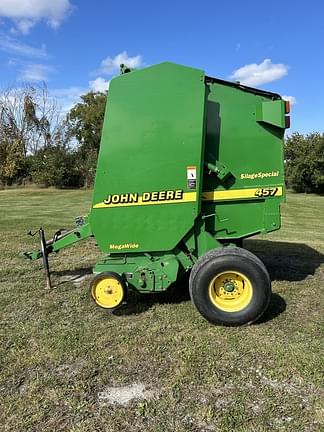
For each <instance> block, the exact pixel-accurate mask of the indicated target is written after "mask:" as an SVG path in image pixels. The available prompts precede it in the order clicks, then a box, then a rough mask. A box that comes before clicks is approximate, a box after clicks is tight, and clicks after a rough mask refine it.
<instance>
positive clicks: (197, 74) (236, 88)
mask: <svg viewBox="0 0 324 432" xmlns="http://www.w3.org/2000/svg"><path fill="white" fill-rule="evenodd" d="M288 113H289V106H288V104H287V103H286V102H285V101H283V100H282V99H281V97H280V96H279V95H277V94H274V93H270V92H267V91H263V90H257V89H254V88H250V87H246V86H243V85H241V84H239V83H232V82H228V81H223V80H220V79H217V78H212V77H208V76H206V75H205V74H204V72H203V71H202V70H198V69H192V68H189V67H184V66H180V65H177V64H173V63H168V62H166V63H161V64H158V65H155V66H151V67H147V68H145V69H141V70H130V69H128V68H126V67H122V74H121V75H120V76H118V77H116V78H114V79H113V80H112V81H111V84H110V87H109V95H108V102H107V107H106V113H105V120H104V125H103V131H102V139H101V145H100V151H99V157H98V164H97V170H96V178H95V186H94V191H93V199H92V206H91V210H90V213H89V215H88V216H86V217H83V218H77V225H76V227H75V228H74V229H72V230H70V231H68V232H57V233H56V234H55V235H54V237H53V238H52V239H51V240H49V241H46V240H45V238H44V232H43V230H42V229H40V239H41V248H40V250H39V251H34V252H26V253H25V255H26V256H27V257H28V258H31V259H38V258H43V261H44V265H45V269H47V270H48V260H47V256H48V254H49V253H51V252H57V251H59V250H60V249H62V248H63V247H66V246H69V245H71V244H73V243H76V242H78V241H80V240H82V239H85V238H88V237H90V236H94V237H95V239H96V242H97V244H98V247H99V249H100V251H101V252H102V255H101V256H100V258H99V260H98V261H97V263H96V265H95V267H94V269H93V272H94V274H95V276H94V278H93V280H92V282H91V294H92V297H93V299H94V300H95V302H96V303H97V304H98V305H99V306H101V307H103V308H107V309H114V308H116V307H118V306H119V305H121V304H122V302H123V301H125V299H126V295H127V291H128V290H136V291H139V292H142V293H145V292H160V291H164V290H166V289H167V288H168V287H169V286H170V285H171V284H172V283H174V282H175V281H176V280H177V279H179V277H180V276H182V275H183V274H184V273H186V272H191V273H190V280H189V290H190V295H191V298H192V301H193V303H194V304H195V306H196V307H197V309H198V310H199V312H200V313H201V314H202V315H203V316H204V317H205V318H206V319H208V320H209V321H211V322H213V323H221V324H226V325H238V324H245V323H249V322H253V321H255V320H257V319H258V318H259V317H260V316H261V315H262V313H263V312H264V311H265V309H266V308H267V306H268V304H269V300H270V296H271V284H270V278H269V275H268V272H267V270H266V268H265V266H264V264H263V263H262V262H261V261H260V259H258V258H257V257H256V256H255V255H253V254H252V253H250V252H248V251H246V250H244V249H243V248H241V247H239V246H240V245H241V244H242V240H243V239H245V238H247V237H251V236H253V235H256V234H260V233H267V232H270V231H273V230H277V229H279V228H280V203H281V202H282V201H283V199H284V168H283V136H284V131H285V128H286V127H288V123H289V117H288V116H287V114H288ZM48 276H49V275H48Z"/></svg>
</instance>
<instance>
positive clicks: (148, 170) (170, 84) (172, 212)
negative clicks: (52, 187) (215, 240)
mask: <svg viewBox="0 0 324 432" xmlns="http://www.w3.org/2000/svg"><path fill="white" fill-rule="evenodd" d="M205 91H206V88H205V84H204V73H203V72H202V71H200V70H196V69H192V68H187V67H183V66H179V65H175V64H172V63H162V64H160V65H156V66H152V67H148V68H145V69H142V70H138V71H133V72H130V73H127V74H124V75H121V76H120V77H117V78H115V79H113V80H112V82H111V84H110V88H109V94H108V103H107V108H106V114H105V121H104V126H103V135H102V141H101V146H100V152H99V159H98V166H97V173H96V180H95V189H94V194H93V204H92V211H91V214H90V222H91V227H92V231H93V233H94V235H95V237H96V240H97V242H98V245H99V247H100V248H101V250H102V251H104V252H110V253H113V252H119V253H120V252H124V251H125V252H144V251H150V252H151V251H166V250H171V249H173V248H174V247H175V246H176V244H177V243H178V242H179V241H180V240H181V239H182V237H183V236H184V235H185V234H186V232H187V231H188V230H189V229H190V228H192V226H193V225H194V220H195V218H196V217H197V215H198V214H199V211H200V192H201V181H200V180H201V177H202V171H201V166H202V165H203V162H202V160H203V153H204V148H203V143H204V139H203V134H204V116H205V100H206V96H205Z"/></svg>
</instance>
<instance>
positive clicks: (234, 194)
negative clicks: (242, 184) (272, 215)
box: [202, 186, 283, 201]
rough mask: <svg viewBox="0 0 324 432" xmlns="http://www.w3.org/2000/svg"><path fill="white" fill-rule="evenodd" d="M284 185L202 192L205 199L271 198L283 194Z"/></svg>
mask: <svg viewBox="0 0 324 432" xmlns="http://www.w3.org/2000/svg"><path fill="white" fill-rule="evenodd" d="M282 193H283V191H282V186H277V187H276V186H274V187H267V188H251V189H231V190H218V191H210V192H203V193H202V200H203V201H227V200H235V199H248V198H269V197H278V196H282Z"/></svg>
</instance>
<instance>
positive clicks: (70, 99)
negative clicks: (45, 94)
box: [50, 86, 89, 114]
mask: <svg viewBox="0 0 324 432" xmlns="http://www.w3.org/2000/svg"><path fill="white" fill-rule="evenodd" d="M88 91H89V89H87V88H85V87H78V86H72V87H67V88H61V89H53V90H50V94H51V96H53V97H54V98H55V99H56V100H57V102H58V105H59V106H60V107H61V112H62V114H66V113H67V112H68V111H70V109H71V108H72V107H73V106H74V105H75V104H77V103H78V102H80V96H81V95H83V94H86V93H87V92H88Z"/></svg>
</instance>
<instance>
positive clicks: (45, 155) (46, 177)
mask: <svg viewBox="0 0 324 432" xmlns="http://www.w3.org/2000/svg"><path fill="white" fill-rule="evenodd" d="M75 162H76V152H73V151H69V150H68V149H67V148H65V147H64V146H60V145H56V146H50V147H43V148H42V149H40V150H38V152H37V153H36V154H35V155H33V156H30V157H29V158H28V163H29V166H30V173H31V177H32V181H33V182H34V183H36V184H39V185H41V186H44V187H50V186H54V187H57V188H66V187H80V186H82V183H83V182H82V178H81V176H80V172H79V169H78V165H77V164H76V163H75Z"/></svg>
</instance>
